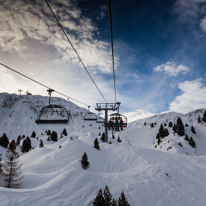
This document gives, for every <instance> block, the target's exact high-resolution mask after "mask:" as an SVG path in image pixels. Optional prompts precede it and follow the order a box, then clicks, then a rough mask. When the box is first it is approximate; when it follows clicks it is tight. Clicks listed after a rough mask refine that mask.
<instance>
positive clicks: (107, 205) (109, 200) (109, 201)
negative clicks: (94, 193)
mask: <svg viewBox="0 0 206 206" xmlns="http://www.w3.org/2000/svg"><path fill="white" fill-rule="evenodd" d="M103 195H104V204H105V206H111V204H112V195H111V193H110V191H109V188H108V186H107V185H106V187H105V189H104V191H103Z"/></svg>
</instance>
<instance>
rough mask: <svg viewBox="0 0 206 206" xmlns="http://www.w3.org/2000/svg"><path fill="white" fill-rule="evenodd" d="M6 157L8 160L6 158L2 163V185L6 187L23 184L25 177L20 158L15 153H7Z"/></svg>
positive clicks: (15, 186)
mask: <svg viewBox="0 0 206 206" xmlns="http://www.w3.org/2000/svg"><path fill="white" fill-rule="evenodd" d="M6 158H7V160H5V162H4V164H3V165H2V168H3V172H2V176H3V184H2V186H3V187H6V188H19V187H21V185H22V178H23V175H22V171H21V166H22V164H19V162H18V159H17V158H16V155H15V154H14V153H10V152H9V153H7V154H6Z"/></svg>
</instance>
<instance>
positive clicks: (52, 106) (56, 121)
mask: <svg viewBox="0 0 206 206" xmlns="http://www.w3.org/2000/svg"><path fill="white" fill-rule="evenodd" d="M55 108H58V109H63V110H64V112H65V113H66V115H67V119H42V118H41V116H42V114H43V113H44V110H46V109H55ZM47 112H50V111H47ZM52 112H54V111H52ZM35 122H36V124H68V122H69V114H68V112H67V110H66V109H65V108H64V107H63V106H61V105H56V104H50V105H48V106H45V107H43V108H42V109H41V111H40V112H39V115H37V120H36V121H35Z"/></svg>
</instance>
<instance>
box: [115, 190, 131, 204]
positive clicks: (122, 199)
mask: <svg viewBox="0 0 206 206" xmlns="http://www.w3.org/2000/svg"><path fill="white" fill-rule="evenodd" d="M118 206H130V204H129V203H128V201H127V198H126V197H125V194H124V192H122V193H121V195H120V197H119V200H118Z"/></svg>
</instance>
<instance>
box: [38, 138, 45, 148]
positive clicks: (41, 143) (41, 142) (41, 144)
mask: <svg viewBox="0 0 206 206" xmlns="http://www.w3.org/2000/svg"><path fill="white" fill-rule="evenodd" d="M39 147H44V143H43V141H42V140H41V139H40V144H39Z"/></svg>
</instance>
